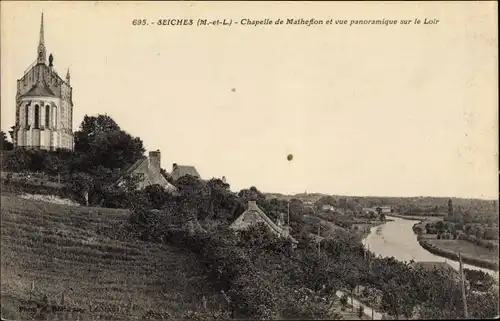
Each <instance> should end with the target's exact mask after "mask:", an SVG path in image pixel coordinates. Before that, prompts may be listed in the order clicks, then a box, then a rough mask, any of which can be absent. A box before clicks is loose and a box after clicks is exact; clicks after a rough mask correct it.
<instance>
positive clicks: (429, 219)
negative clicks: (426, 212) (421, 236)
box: [387, 213, 443, 223]
mask: <svg viewBox="0 0 500 321" xmlns="http://www.w3.org/2000/svg"><path fill="white" fill-rule="evenodd" d="M387 216H394V217H399V218H403V219H407V220H415V221H427V222H426V223H428V222H436V221H441V220H443V217H442V216H418V215H399V214H394V213H391V214H387Z"/></svg>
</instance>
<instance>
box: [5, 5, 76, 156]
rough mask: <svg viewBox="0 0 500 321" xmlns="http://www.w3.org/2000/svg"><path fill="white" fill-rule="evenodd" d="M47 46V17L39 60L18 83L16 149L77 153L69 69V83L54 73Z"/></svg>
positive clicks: (41, 34)
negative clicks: (45, 40) (74, 147)
mask: <svg viewBox="0 0 500 321" xmlns="http://www.w3.org/2000/svg"><path fill="white" fill-rule="evenodd" d="M53 63H54V56H53V55H52V54H50V55H49V57H48V63H47V51H46V48H45V42H44V26H43V13H42V19H41V23H40V39H39V42H38V50H37V58H36V60H35V61H34V62H33V63H32V64H31V66H29V67H28V68H27V69H26V70H25V72H24V75H23V77H22V78H21V79H19V80H18V81H17V94H16V123H15V126H14V130H13V142H14V146H15V147H19V148H32V149H45V150H56V149H66V150H73V100H72V90H73V89H72V88H71V85H70V75H69V69H68V71H67V74H66V77H65V79H63V78H61V76H59V74H58V73H57V72H56V71H55V69H54V65H53Z"/></svg>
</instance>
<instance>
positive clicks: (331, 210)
mask: <svg viewBox="0 0 500 321" xmlns="http://www.w3.org/2000/svg"><path fill="white" fill-rule="evenodd" d="M321 210H322V211H330V212H333V211H335V207H333V206H332V205H322V206H321Z"/></svg>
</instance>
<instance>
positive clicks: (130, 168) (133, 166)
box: [122, 156, 148, 177]
mask: <svg viewBox="0 0 500 321" xmlns="http://www.w3.org/2000/svg"><path fill="white" fill-rule="evenodd" d="M147 159H148V158H147V157H146V156H141V158H139V159H138V160H137V161H136V162H135V163H133V164H132V165H130V166H129V167H128V168H127V169H126V170H125V171H124V172H123V175H122V177H125V176H127V175H130V174H132V173H133V172H134V170H135V169H136V168H137V167H139V166H140V165H141V164H142V162H144V161H146V160H147Z"/></svg>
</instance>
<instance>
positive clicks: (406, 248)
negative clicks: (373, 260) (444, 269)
mask: <svg viewBox="0 0 500 321" xmlns="http://www.w3.org/2000/svg"><path fill="white" fill-rule="evenodd" d="M387 218H390V219H391V220H393V221H389V222H387V223H385V224H383V225H379V226H375V227H372V228H371V230H370V234H369V235H368V236H367V237H366V238H365V239H364V241H363V243H364V244H365V246H367V247H369V249H370V251H371V252H373V253H374V254H375V255H377V256H378V255H381V256H383V257H391V256H393V257H394V258H395V259H396V260H398V261H411V260H414V261H415V262H419V261H426V262H447V263H448V264H450V265H451V266H452V267H453V268H455V269H456V270H458V269H459V264H458V262H456V261H452V260H449V259H446V258H444V257H441V256H437V255H435V254H432V253H430V252H428V251H427V250H425V249H424V248H422V247H421V246H420V244H419V243H418V241H417V235H415V234H414V233H413V229H412V227H413V225H414V224H415V223H418V222H420V221H414V220H407V219H402V218H398V217H392V216H391V217H387ZM463 267H464V268H467V269H471V270H472V269H474V270H481V271H484V272H486V273H489V274H490V275H492V276H493V277H495V278H496V279H497V280H498V272H495V271H492V270H488V269H485V268H480V267H476V266H472V265H469V264H463Z"/></svg>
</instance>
